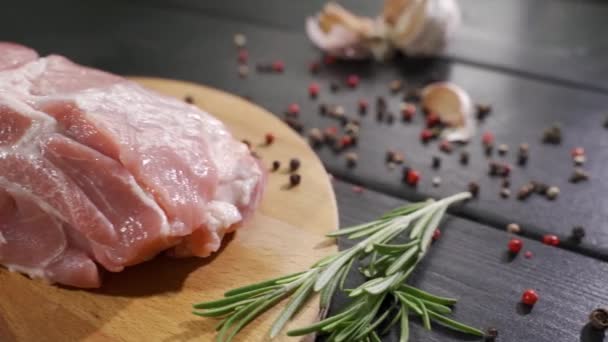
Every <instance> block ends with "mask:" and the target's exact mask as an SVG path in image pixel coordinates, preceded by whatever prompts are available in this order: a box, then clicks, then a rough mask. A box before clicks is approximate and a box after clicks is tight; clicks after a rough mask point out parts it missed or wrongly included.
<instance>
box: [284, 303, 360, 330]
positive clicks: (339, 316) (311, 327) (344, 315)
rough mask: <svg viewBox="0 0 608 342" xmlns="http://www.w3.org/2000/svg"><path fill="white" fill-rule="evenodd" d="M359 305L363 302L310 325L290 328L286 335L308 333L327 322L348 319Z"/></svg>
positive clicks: (320, 327) (319, 328) (327, 323)
mask: <svg viewBox="0 0 608 342" xmlns="http://www.w3.org/2000/svg"><path fill="white" fill-rule="evenodd" d="M361 305H363V303H356V305H353V306H351V307H350V308H348V309H346V310H344V311H343V312H341V313H339V314H337V315H334V316H331V317H329V318H326V319H324V320H322V321H319V322H317V323H314V324H311V325H309V326H306V327H303V328H299V329H293V330H290V331H288V332H287V336H304V335H308V334H310V333H312V332H315V331H319V330H321V329H322V328H323V327H325V326H327V325H329V324H332V323H336V322H341V321H343V320H345V319H348V318H349V316H350V315H352V314H353V313H354V312H356V311H357V310H358V309H359V307H361Z"/></svg>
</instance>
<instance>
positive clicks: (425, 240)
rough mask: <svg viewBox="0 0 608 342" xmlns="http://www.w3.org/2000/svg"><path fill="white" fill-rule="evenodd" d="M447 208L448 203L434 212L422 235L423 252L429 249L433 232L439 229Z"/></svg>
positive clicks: (421, 247)
mask: <svg viewBox="0 0 608 342" xmlns="http://www.w3.org/2000/svg"><path fill="white" fill-rule="evenodd" d="M446 208H447V205H442V206H441V207H440V208H439V209H438V210H437V211H435V212H434V213H433V217H432V218H431V220H430V221H429V223H428V225H427V228H426V230H425V231H424V233H423V235H422V239H420V252H421V253H422V254H424V253H426V251H427V249H428V248H429V246H430V244H431V238H432V237H433V233H434V232H435V230H436V229H437V226H438V225H439V221H441V218H442V217H443V214H445V210H446Z"/></svg>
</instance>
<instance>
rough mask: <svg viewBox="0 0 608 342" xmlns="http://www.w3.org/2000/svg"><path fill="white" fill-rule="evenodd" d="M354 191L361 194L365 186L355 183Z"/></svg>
mask: <svg viewBox="0 0 608 342" xmlns="http://www.w3.org/2000/svg"><path fill="white" fill-rule="evenodd" d="M353 192H354V193H356V194H360V193H362V192H363V188H362V187H360V186H358V185H355V186H353Z"/></svg>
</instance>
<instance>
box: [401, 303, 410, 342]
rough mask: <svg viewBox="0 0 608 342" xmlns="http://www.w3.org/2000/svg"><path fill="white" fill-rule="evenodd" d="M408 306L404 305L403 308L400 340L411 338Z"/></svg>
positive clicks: (405, 340)
mask: <svg viewBox="0 0 608 342" xmlns="http://www.w3.org/2000/svg"><path fill="white" fill-rule="evenodd" d="M408 311H409V310H408V309H407V306H406V305H404V306H403V310H401V336H400V337H399V342H408V341H409V339H410V324H409V317H408V314H409V312H408Z"/></svg>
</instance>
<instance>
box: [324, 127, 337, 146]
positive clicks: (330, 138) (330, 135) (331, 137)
mask: <svg viewBox="0 0 608 342" xmlns="http://www.w3.org/2000/svg"><path fill="white" fill-rule="evenodd" d="M337 133H338V129H337V128H336V127H334V126H330V127H327V128H326V129H325V130H324V131H323V138H324V139H325V141H326V142H327V143H333V142H334V141H336V134H337Z"/></svg>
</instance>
